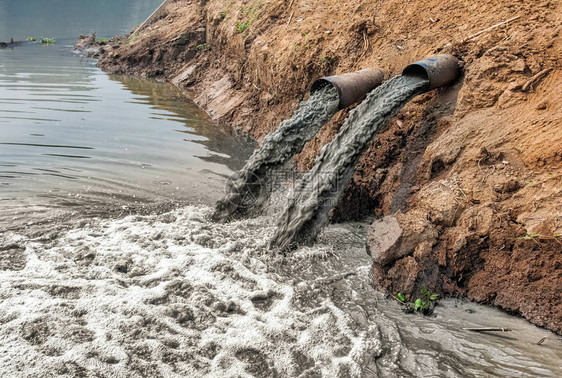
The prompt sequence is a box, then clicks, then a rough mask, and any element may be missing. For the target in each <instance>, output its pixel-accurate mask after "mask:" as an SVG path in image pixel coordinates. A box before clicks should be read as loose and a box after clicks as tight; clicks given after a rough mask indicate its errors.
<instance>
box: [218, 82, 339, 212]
mask: <svg viewBox="0 0 562 378" xmlns="http://www.w3.org/2000/svg"><path fill="white" fill-rule="evenodd" d="M338 102H339V99H338V95H337V92H336V89H335V88H334V87H332V86H327V87H324V88H322V89H320V90H318V91H316V92H314V93H311V95H310V98H309V99H308V100H307V101H304V102H302V103H301V105H300V107H299V109H297V111H295V113H294V114H293V116H292V117H291V118H290V119H288V120H285V121H283V122H281V124H280V125H279V128H278V129H277V130H275V131H274V132H272V133H270V134H268V135H267V136H266V137H265V139H264V141H263V144H262V145H261V148H260V149H258V150H256V151H255V152H254V154H253V155H252V156H251V157H250V159H249V160H248V162H247V163H246V165H245V166H244V168H243V169H242V170H240V171H239V172H238V173H236V174H235V175H234V176H233V177H232V178H231V179H230V180H229V181H228V187H227V194H226V196H225V197H224V198H223V199H221V200H220V201H219V202H218V203H217V206H216V210H215V212H214V214H213V217H212V218H213V219H214V220H229V219H232V218H235V217H240V216H241V215H243V214H246V213H247V212H248V211H249V210H250V209H251V208H255V207H259V205H260V204H261V203H263V202H264V200H265V199H266V196H267V194H268V193H267V192H266V191H265V190H264V189H265V188H266V187H267V185H266V184H265V182H266V180H267V179H268V177H269V176H270V175H271V173H272V172H273V171H274V170H275V169H280V168H281V167H282V166H283V164H284V163H285V162H286V161H288V160H289V159H290V158H292V157H293V156H294V155H295V154H297V153H299V152H300V151H301V150H302V148H303V147H304V145H305V143H306V142H308V141H309V140H310V139H311V138H312V137H313V136H314V135H315V134H316V133H317V132H318V130H319V129H320V127H322V125H324V124H325V123H326V122H328V121H329V120H330V119H331V118H332V116H333V115H334V114H335V113H336V111H337V110H338Z"/></svg>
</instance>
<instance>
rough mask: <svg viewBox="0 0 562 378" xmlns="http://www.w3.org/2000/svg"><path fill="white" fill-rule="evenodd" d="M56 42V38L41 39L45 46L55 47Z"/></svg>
mask: <svg viewBox="0 0 562 378" xmlns="http://www.w3.org/2000/svg"><path fill="white" fill-rule="evenodd" d="M55 41H56V39H54V38H46V37H41V43H42V44H44V45H54V44H55Z"/></svg>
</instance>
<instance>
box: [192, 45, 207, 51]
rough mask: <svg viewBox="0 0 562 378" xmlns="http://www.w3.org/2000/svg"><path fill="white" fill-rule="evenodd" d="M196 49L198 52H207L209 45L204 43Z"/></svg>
mask: <svg viewBox="0 0 562 378" xmlns="http://www.w3.org/2000/svg"><path fill="white" fill-rule="evenodd" d="M195 49H196V50H207V44H206V43H203V44H201V45H197V46H195Z"/></svg>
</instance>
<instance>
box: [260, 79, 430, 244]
mask: <svg viewBox="0 0 562 378" xmlns="http://www.w3.org/2000/svg"><path fill="white" fill-rule="evenodd" d="M426 85H427V80H424V79H422V78H418V77H410V76H397V77H394V78H393V79H390V80H388V81H387V82H385V83H383V84H382V85H381V86H380V87H378V88H376V89H375V90H373V91H372V92H371V93H370V94H369V95H368V96H367V98H366V99H365V101H363V102H362V103H361V104H360V105H359V106H357V107H356V108H355V109H354V110H353V111H352V112H351V113H350V115H349V117H348V118H347V119H346V120H345V122H344V124H343V125H342V127H341V129H340V131H339V132H338V134H337V135H336V137H335V138H334V139H333V140H332V141H331V142H330V143H329V144H327V145H326V146H324V147H323V148H322V150H321V151H320V155H319V156H318V158H317V159H316V163H315V165H314V167H313V168H312V169H311V170H310V171H309V172H308V173H306V174H305V175H304V176H303V178H302V179H301V181H300V182H299V184H298V185H297V187H296V189H295V191H294V194H293V195H292V197H291V199H290V200H289V204H288V206H287V208H286V209H285V211H284V212H283V215H282V216H281V219H280V221H279V223H278V226H277V230H276V231H275V234H274V236H273V238H272V240H271V246H272V247H278V248H282V249H285V248H289V247H291V246H294V245H295V244H296V243H302V242H310V241H313V240H314V239H315V238H316V236H317V235H318V233H319V232H320V230H321V229H322V227H323V226H324V225H325V224H326V223H327V221H328V213H329V211H330V210H331V209H332V208H334V207H335V205H336V203H337V200H338V198H339V196H340V195H341V192H342V191H343V190H344V189H345V187H346V185H347V183H348V182H349V180H350V179H351V176H352V175H353V169H354V168H355V165H356V164H357V161H358V160H359V158H360V157H361V154H362V153H363V151H364V150H365V148H366V147H367V146H368V143H369V142H370V141H371V139H372V138H373V136H374V135H375V134H376V133H377V132H378V130H379V128H380V127H382V126H383V125H384V124H385V123H387V122H388V120H390V119H391V118H392V117H394V116H395V115H396V114H397V113H398V112H399V111H400V109H402V107H403V106H404V105H405V104H406V103H407V102H408V101H409V100H410V99H411V98H413V97H414V96H416V95H417V94H420V93H421V92H423V89H424V86H426Z"/></svg>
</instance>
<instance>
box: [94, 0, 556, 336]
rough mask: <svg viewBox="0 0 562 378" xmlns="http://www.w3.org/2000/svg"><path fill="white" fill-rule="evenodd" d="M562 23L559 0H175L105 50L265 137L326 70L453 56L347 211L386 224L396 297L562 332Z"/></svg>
mask: <svg viewBox="0 0 562 378" xmlns="http://www.w3.org/2000/svg"><path fill="white" fill-rule="evenodd" d="M516 16H520V18H519V19H517V20H515V21H513V22H510V23H507V24H505V25H503V26H501V27H498V28H495V29H493V30H491V31H488V32H485V33H482V34H481V35H480V36H479V37H478V38H476V39H468V40H467V38H468V37H469V36H471V35H473V34H474V33H477V32H479V31H481V30H483V29H486V28H487V27H489V26H492V25H494V24H496V23H498V22H501V21H503V20H507V19H510V18H512V17H516ZM561 29H562V6H561V5H560V3H559V2H558V1H537V2H528V1H496V2H485V1H456V0H440V1H433V0H431V1H425V2H422V1H417V0H416V1H408V2H406V1H398V0H389V1H377V2H371V1H366V0H357V1H347V2H341V1H331V0H320V1H316V2H307V1H301V0H294V1H263V0H251V1H240V0H208V1H206V0H202V1H195V0H193V1H169V2H168V4H167V5H166V6H165V7H164V8H163V11H162V12H160V13H159V14H158V15H157V17H156V18H155V19H154V20H153V21H152V22H151V23H149V24H148V25H147V26H146V27H145V28H144V29H142V30H141V31H140V32H139V33H138V34H137V35H131V36H128V37H126V38H120V39H115V40H113V41H112V42H111V43H110V44H109V45H107V46H105V47H103V49H104V50H103V51H102V53H103V58H102V60H101V61H100V65H101V67H102V68H103V69H105V70H107V71H109V72H113V73H127V74H137V75H141V76H149V77H156V78H159V79H161V80H170V81H173V82H174V83H176V84H177V85H179V86H180V87H184V88H189V89H191V90H192V91H193V93H194V96H195V97H194V99H195V101H196V102H197V103H198V104H199V105H200V106H201V107H202V108H204V109H205V110H206V111H207V112H208V113H209V114H211V116H212V117H213V118H214V119H215V120H216V121H217V122H219V123H223V124H232V125H235V126H236V127H237V128H239V129H241V130H243V131H245V132H247V133H249V134H251V135H253V136H255V137H257V138H258V139H259V138H262V137H263V136H265V135H266V134H267V133H268V132H270V131H272V130H273V129H275V127H276V126H277V125H278V123H279V122H280V121H281V120H282V119H284V118H285V117H287V116H288V115H289V114H290V113H291V112H292V110H294V109H295V107H296V106H297V104H298V101H299V100H301V99H302V98H303V97H304V96H305V95H306V92H307V89H308V88H309V86H310V84H311V83H312V82H313V81H314V80H315V79H316V78H318V77H320V76H323V75H328V74H338V73H344V72H349V71H353V70H357V69H360V68H365V67H380V68H382V69H384V70H385V71H386V72H387V73H388V75H389V76H390V75H394V74H397V73H399V72H400V71H401V69H402V68H403V67H404V66H405V65H406V64H408V63H410V62H412V61H415V60H418V59H420V58H423V57H426V56H428V55H431V54H433V53H435V52H438V51H446V52H450V53H454V54H455V55H457V56H458V57H460V58H462V59H463V61H464V63H465V75H464V77H463V78H462V80H461V81H460V82H458V83H457V84H456V85H455V86H453V87H452V88H448V89H446V90H438V91H434V92H431V93H429V94H425V95H422V96H419V97H418V98H416V99H414V101H413V102H412V103H411V104H409V105H408V106H406V108H405V109H404V110H403V111H402V112H401V113H400V114H399V115H398V116H397V117H396V118H395V119H394V120H393V121H391V123H390V124H389V126H388V128H387V129H386V130H385V131H384V132H382V133H381V134H379V136H378V137H377V138H376V139H375V140H373V142H372V143H371V146H370V147H369V149H368V150H367V152H366V153H365V154H364V156H363V157H362V160H361V162H360V163H359V165H358V167H357V170H356V174H355V176H354V178H353V182H352V184H351V185H350V186H349V187H348V189H347V191H346V193H345V194H344V196H343V199H342V201H341V203H340V206H339V207H338V209H337V210H336V211H335V212H334V219H335V220H341V219H352V218H358V217H362V216H365V215H372V214H375V215H376V216H377V217H378V218H379V220H378V221H376V222H375V223H374V224H373V226H372V229H371V232H370V235H369V240H368V251H369V252H370V253H371V255H372V257H373V261H374V265H373V271H374V279H375V281H376V283H377V284H378V285H379V286H380V287H381V288H383V289H385V290H387V291H388V292H390V293H392V294H395V293H396V292H398V291H402V292H405V293H409V294H412V295H414V294H417V292H419V290H420V289H421V288H429V289H431V290H432V291H440V292H444V293H448V294H451V295H466V296H467V297H469V298H471V299H474V300H477V301H480V302H485V303H490V304H493V305H495V306H498V307H500V308H502V309H505V310H507V311H510V312H513V313H519V314H521V315H523V316H524V317H526V318H527V319H529V320H530V321H532V322H533V323H535V324H537V325H540V326H544V327H546V328H549V329H552V330H554V331H556V332H558V333H561V332H562V302H561V299H560V295H559V293H560V290H561V289H562V237H560V235H561V234H562V180H561V178H562V119H561V118H562V94H561V93H560V87H561V85H562V70H561V63H562V60H561V57H562V52H561V42H560V32H561ZM448 44H451V45H448ZM537 74H540V75H539V76H538V77H537V76H536V75H537ZM345 115H346V113H345V111H343V112H341V113H340V114H337V115H336V116H335V117H334V120H333V121H332V122H331V123H330V124H328V125H326V126H325V127H324V128H323V129H322V130H321V131H320V133H319V134H318V135H317V136H316V137H315V138H314V139H313V140H312V141H311V142H310V143H309V144H308V145H307V146H306V147H305V150H304V151H303V152H302V153H301V154H300V155H299V156H298V157H297V159H296V165H297V168H298V169H300V170H303V171H304V170H306V169H308V168H310V166H311V165H312V163H313V160H314V156H315V154H316V152H317V151H318V149H319V147H321V146H322V145H323V144H325V143H326V142H327V141H329V140H330V139H331V137H332V136H333V135H334V134H335V133H336V131H337V129H338V127H339V125H340V124H341V123H342V121H343V119H344V118H345Z"/></svg>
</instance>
